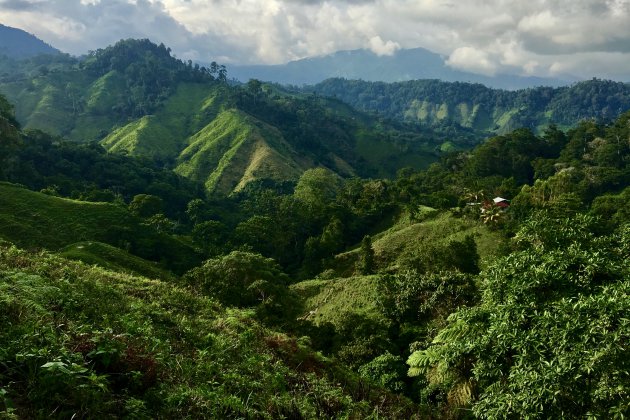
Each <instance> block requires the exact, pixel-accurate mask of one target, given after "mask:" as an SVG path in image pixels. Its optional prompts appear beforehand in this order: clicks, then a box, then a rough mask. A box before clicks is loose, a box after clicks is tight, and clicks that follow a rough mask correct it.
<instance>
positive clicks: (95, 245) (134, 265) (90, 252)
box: [59, 241, 173, 279]
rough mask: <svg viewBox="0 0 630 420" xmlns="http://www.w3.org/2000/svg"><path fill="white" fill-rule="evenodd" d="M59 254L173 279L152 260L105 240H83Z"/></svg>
mask: <svg viewBox="0 0 630 420" xmlns="http://www.w3.org/2000/svg"><path fill="white" fill-rule="evenodd" d="M59 255H61V256H62V257H64V258H67V259H69V260H76V261H82V262H84V263H86V264H90V265H98V266H100V267H103V268H106V269H108V270H111V271H116V272H121V273H130V274H134V275H139V276H144V277H149V278H155V279H171V278H173V275H172V274H171V273H169V272H167V271H165V270H164V269H162V268H160V267H159V266H158V265H157V263H155V262H150V261H147V260H145V259H142V258H140V257H136V256H135V255H131V254H129V253H128V252H126V251H124V250H122V249H120V248H116V247H115V246H111V245H108V244H105V243H103V242H95V241H83V242H77V243H75V244H71V245H68V246H66V247H64V248H62V249H61V250H60V251H59Z"/></svg>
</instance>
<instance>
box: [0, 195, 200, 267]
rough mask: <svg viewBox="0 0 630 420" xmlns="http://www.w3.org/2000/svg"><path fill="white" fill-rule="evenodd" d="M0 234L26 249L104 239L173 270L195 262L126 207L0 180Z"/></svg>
mask: <svg viewBox="0 0 630 420" xmlns="http://www.w3.org/2000/svg"><path fill="white" fill-rule="evenodd" d="M0 237H1V238H4V239H6V240H9V241H11V242H13V243H15V244H16V245H19V246H21V247H24V248H28V249H33V248H45V249H50V250H60V249H61V248H64V247H66V246H68V245H71V244H74V243H76V242H83V241H98V242H104V243H107V244H109V245H113V246H115V247H118V248H121V249H125V250H129V252H131V253H132V254H134V255H137V256H139V257H142V258H145V259H149V260H154V261H162V262H163V263H164V264H166V266H167V267H169V268H171V269H176V270H181V269H182V268H185V267H189V266H190V265H191V264H194V263H195V262H196V255H195V253H194V251H193V250H192V248H190V247H188V246H187V245H185V244H183V243H181V242H180V241H178V240H177V239H174V238H173V237H170V236H168V235H165V234H162V233H158V232H157V231H156V230H155V229H154V228H152V227H150V226H146V225H143V224H142V220H141V219H139V218H137V217H135V216H133V215H131V214H130V213H129V212H128V211H127V209H126V208H125V207H120V206H118V205H114V204H110V203H91V202H85V201H76V200H70V199H67V198H60V197H53V196H49V195H46V194H42V193H38V192H33V191H29V190H27V189H24V188H21V187H19V186H17V185H13V184H7V183H0Z"/></svg>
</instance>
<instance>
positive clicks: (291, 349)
mask: <svg viewBox="0 0 630 420" xmlns="http://www.w3.org/2000/svg"><path fill="white" fill-rule="evenodd" d="M0 362H1V365H2V369H1V370H0V384H1V385H0V416H1V417H3V418H6V417H8V418H12V416H15V417H17V418H44V417H51V416H52V417H55V418H70V417H72V416H75V417H81V418H191V419H192V418H261V419H276V418H374V419H376V418H383V417H385V418H393V419H396V418H398V419H408V418H418V417H419V413H418V412H417V409H416V408H415V407H414V406H413V405H412V404H411V403H410V402H409V401H408V400H405V399H404V398H401V397H397V396H394V395H392V394H390V393H389V392H386V391H384V390H382V389H380V388H375V387H371V388H370V387H368V386H367V384H366V383H365V381H364V380H362V379H360V378H358V377H357V376H356V375H353V374H351V373H349V372H348V371H347V370H344V369H343V368H341V367H340V366H339V365H336V364H334V363H332V362H331V361H330V360H328V359H326V358H324V357H323V356H321V355H319V354H317V353H314V352H313V351H312V350H310V349H309V348H308V347H307V345H305V344H304V343H303V342H302V341H300V340H296V339H294V338H291V337H288V336H286V335H284V334H281V333H277V332H275V331H271V330H269V329H267V328H265V327H263V326H261V325H260V324H259V323H258V322H257V321H256V319H255V317H254V316H253V314H252V313H251V312H249V311H242V310H225V309H222V308H221V307H220V306H218V305H217V304H216V303H215V302H213V301H211V300H209V299H207V298H204V297H199V296H198V295H195V294H193V293H191V291H189V290H187V289H183V288H180V287H177V286H175V285H173V284H172V283H166V282H161V281H156V280H148V279H146V278H141V277H132V276H129V275H125V274H120V273H114V272H110V271H106V270H103V269H99V268H94V267H88V266H85V265H82V264H77V263H73V262H70V261H68V260H65V259H62V258H59V257H54V256H51V255H49V254H45V253H38V254H30V253H26V252H24V251H21V250H18V249H16V248H12V247H7V246H6V245H2V246H0ZM15 417H13V418H15Z"/></svg>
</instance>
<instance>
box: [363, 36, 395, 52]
mask: <svg viewBox="0 0 630 420" xmlns="http://www.w3.org/2000/svg"><path fill="white" fill-rule="evenodd" d="M399 49H400V44H399V43H398V42H393V41H387V42H383V40H382V39H381V37H380V36H378V35H377V36H374V37H372V38H370V50H372V52H373V53H374V54H376V55H379V56H381V55H394V53H395V52H396V51H398V50H399Z"/></svg>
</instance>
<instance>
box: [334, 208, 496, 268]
mask: <svg viewBox="0 0 630 420" xmlns="http://www.w3.org/2000/svg"><path fill="white" fill-rule="evenodd" d="M425 213H426V214H427V218H426V219H425V220H423V221H420V222H415V221H412V220H410V219H409V218H401V219H400V220H399V222H398V223H397V224H395V225H394V226H392V227H391V228H389V229H387V230H385V231H383V232H381V233H378V234H376V235H374V236H373V237H372V246H373V248H374V252H375V257H376V261H377V264H378V267H379V269H380V270H383V271H395V270H396V269H397V268H398V266H399V264H400V263H401V262H403V261H405V260H407V259H409V258H413V257H415V256H418V255H421V254H422V252H423V250H425V248H426V246H427V245H431V246H447V245H448V244H449V243H450V242H451V241H461V240H463V239H464V238H465V237H466V236H467V235H472V236H473V237H474V239H475V243H476V245H477V252H478V253H479V256H480V265H481V267H482V268H483V267H485V266H486V265H487V262H489V261H491V260H492V259H494V258H496V256H498V255H499V253H500V250H501V248H502V242H503V239H502V238H501V235H500V234H499V233H497V232H494V231H492V230H490V229H488V227H486V226H484V225H482V224H480V223H479V222H476V221H473V220H468V219H465V218H458V217H454V216H453V215H452V214H451V213H450V212H448V211H444V212H438V213H436V212H430V211H425ZM358 254H359V250H358V248H356V249H353V250H351V251H348V252H344V253H342V254H339V255H337V256H336V257H335V262H334V264H333V267H332V268H333V269H334V270H335V272H336V273H337V274H338V275H343V276H350V275H352V273H354V266H355V262H356V260H357V258H358Z"/></svg>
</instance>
